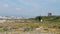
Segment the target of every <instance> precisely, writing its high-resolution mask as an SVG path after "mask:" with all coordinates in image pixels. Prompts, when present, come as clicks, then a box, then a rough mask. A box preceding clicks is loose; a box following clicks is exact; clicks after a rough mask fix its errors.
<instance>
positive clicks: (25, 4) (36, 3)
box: [0, 0, 60, 17]
mask: <svg viewBox="0 0 60 34" xmlns="http://www.w3.org/2000/svg"><path fill="white" fill-rule="evenodd" d="M48 13H52V14H53V15H60V0H0V16H25V17H34V16H39V15H41V16H46V15H47V14H48Z"/></svg>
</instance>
